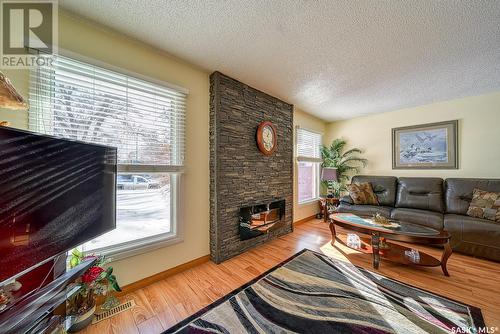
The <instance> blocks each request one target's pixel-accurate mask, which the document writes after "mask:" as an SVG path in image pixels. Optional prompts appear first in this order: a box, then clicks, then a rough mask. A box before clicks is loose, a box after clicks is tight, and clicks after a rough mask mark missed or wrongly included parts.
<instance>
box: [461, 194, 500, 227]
mask: <svg viewBox="0 0 500 334" xmlns="http://www.w3.org/2000/svg"><path fill="white" fill-rule="evenodd" d="M467 216H471V217H475V218H483V219H488V220H493V221H496V222H499V223H500V193H496V192H489V191H485V190H481V189H474V192H473V193H472V201H471V202H470V205H469V209H468V210H467Z"/></svg>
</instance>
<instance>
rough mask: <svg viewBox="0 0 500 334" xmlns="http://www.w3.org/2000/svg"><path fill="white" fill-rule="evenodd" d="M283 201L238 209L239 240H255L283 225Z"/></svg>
mask: <svg viewBox="0 0 500 334" xmlns="http://www.w3.org/2000/svg"><path fill="white" fill-rule="evenodd" d="M284 215H285V200H284V199H280V200H275V201H272V202H268V203H260V204H255V205H251V206H245V207H241V208H240V215H239V231H240V240H247V239H251V238H255V237H257V236H259V235H263V234H266V233H268V232H269V231H271V230H272V229H274V228H278V227H279V226H280V225H281V224H282V223H283V217H284Z"/></svg>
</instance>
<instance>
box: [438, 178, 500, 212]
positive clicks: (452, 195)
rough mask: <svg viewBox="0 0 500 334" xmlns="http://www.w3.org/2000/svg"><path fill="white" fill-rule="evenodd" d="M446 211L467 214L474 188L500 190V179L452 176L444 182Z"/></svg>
mask: <svg viewBox="0 0 500 334" xmlns="http://www.w3.org/2000/svg"><path fill="white" fill-rule="evenodd" d="M444 185H445V186H444V187H445V203H446V213H450V214H457V215H465V214H467V209H469V205H470V202H471V201H472V193H473V191H474V189H481V190H486V191H492V192H500V179H465V178H451V179H446V181H445V182H444Z"/></svg>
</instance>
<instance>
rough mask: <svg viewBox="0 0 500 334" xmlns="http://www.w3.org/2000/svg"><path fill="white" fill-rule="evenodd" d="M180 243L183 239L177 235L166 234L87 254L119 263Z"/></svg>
mask: <svg viewBox="0 0 500 334" xmlns="http://www.w3.org/2000/svg"><path fill="white" fill-rule="evenodd" d="M182 241H183V239H182V238H181V237H180V236H179V235H175V234H174V233H168V234H166V235H157V236H152V237H148V238H144V239H139V240H134V241H130V242H126V243H122V244H118V245H112V246H108V247H104V248H99V249H95V250H91V251H89V253H97V254H99V255H105V256H106V257H107V258H109V259H111V260H112V261H119V260H123V259H126V258H129V257H132V256H136V255H140V254H144V253H148V252H151V251H153V250H156V249H159V248H163V247H167V246H171V245H175V244H177V243H180V242H182Z"/></svg>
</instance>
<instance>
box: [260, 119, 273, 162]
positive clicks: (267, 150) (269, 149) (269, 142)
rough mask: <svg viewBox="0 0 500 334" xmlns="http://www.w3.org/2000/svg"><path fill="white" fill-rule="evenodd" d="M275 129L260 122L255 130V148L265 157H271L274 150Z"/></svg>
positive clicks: (270, 124) (271, 125)
mask: <svg viewBox="0 0 500 334" xmlns="http://www.w3.org/2000/svg"><path fill="white" fill-rule="evenodd" d="M276 143H277V137H276V128H275V127H274V125H273V124H272V123H271V122H269V121H266V122H262V123H260V124H259V127H258V128H257V146H258V147H259V150H260V151H261V152H262V153H264V154H265V155H271V154H273V152H274V151H275V150H276Z"/></svg>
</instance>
